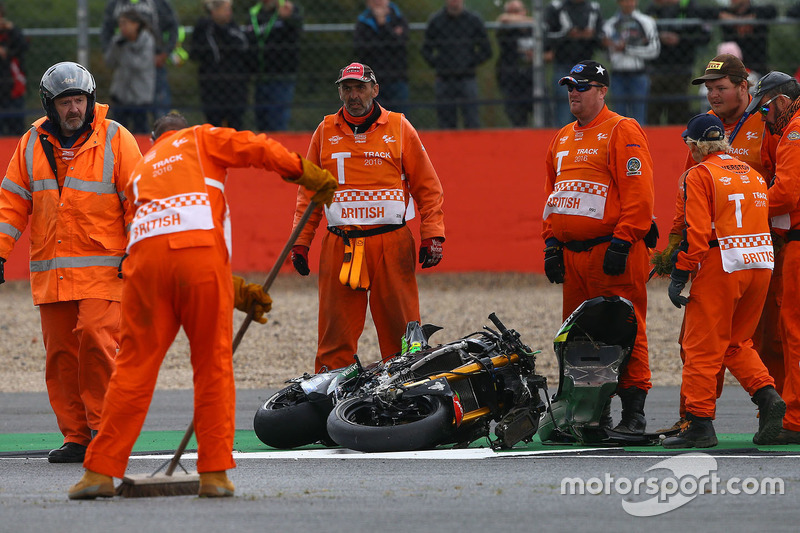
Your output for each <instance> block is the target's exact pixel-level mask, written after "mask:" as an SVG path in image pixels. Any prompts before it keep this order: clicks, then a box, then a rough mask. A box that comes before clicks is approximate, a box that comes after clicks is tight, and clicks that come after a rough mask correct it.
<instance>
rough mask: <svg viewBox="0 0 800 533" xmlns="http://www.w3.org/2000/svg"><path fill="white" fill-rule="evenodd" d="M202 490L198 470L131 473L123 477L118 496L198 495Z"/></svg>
mask: <svg viewBox="0 0 800 533" xmlns="http://www.w3.org/2000/svg"><path fill="white" fill-rule="evenodd" d="M199 490H200V475H199V474H198V473H197V472H176V473H174V474H172V475H171V476H168V475H166V474H131V475H127V476H125V477H123V478H122V483H120V485H119V486H118V487H117V496H123V497H125V498H152V497H158V496H188V495H192V494H194V495H196V494H197V493H198V491H199Z"/></svg>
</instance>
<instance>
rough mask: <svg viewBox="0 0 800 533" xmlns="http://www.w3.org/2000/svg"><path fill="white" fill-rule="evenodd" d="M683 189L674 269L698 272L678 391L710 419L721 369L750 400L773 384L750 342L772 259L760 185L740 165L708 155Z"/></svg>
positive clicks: (688, 312) (687, 317) (755, 175)
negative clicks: (682, 231) (681, 244)
mask: <svg viewBox="0 0 800 533" xmlns="http://www.w3.org/2000/svg"><path fill="white" fill-rule="evenodd" d="M684 191H685V193H684V197H685V199H686V202H685V206H686V236H687V237H686V238H687V242H688V251H686V252H684V251H681V252H679V253H678V261H677V263H676V267H677V268H679V269H681V270H685V271H689V272H691V271H694V270H695V269H699V271H698V274H697V275H696V276H695V278H694V280H693V281H692V286H691V291H690V296H689V303H688V304H687V305H686V314H685V318H684V331H683V339H682V348H683V351H684V353H685V354H686V360H685V362H684V365H683V380H682V383H681V393H682V395H683V396H684V397H685V398H686V411H687V412H688V413H691V414H693V415H695V416H698V417H709V418H714V416H715V408H716V399H717V383H718V382H717V376H718V374H719V372H720V369H721V368H722V367H723V365H725V366H727V367H728V368H729V369H730V370H731V373H733V374H734V376H735V377H736V378H737V379H738V380H739V383H741V385H742V386H743V387H744V388H745V390H747V391H748V393H750V395H752V394H753V393H755V392H756V391H757V390H758V389H760V388H762V387H765V386H767V385H774V383H775V382H774V380H773V379H772V377H770V375H769V372H767V368H766V367H765V366H764V363H763V362H762V361H761V359H760V358H759V356H758V353H757V352H756V351H755V350H754V349H753V343H752V340H751V337H752V335H753V331H755V328H756V325H757V324H758V320H759V316H760V314H761V308H762V306H763V303H764V299H765V298H766V295H767V288H768V286H769V279H770V276H771V274H772V266H773V260H774V254H773V250H772V240H771V238H770V234H769V222H768V219H767V185H766V181H765V180H764V179H763V178H762V177H761V176H760V175H759V174H758V173H757V172H756V171H755V170H753V169H752V168H751V167H750V166H749V165H748V164H746V163H744V162H742V161H739V160H738V159H736V158H734V157H732V156H730V155H727V154H721V153H716V154H710V155H708V156H706V157H705V158H704V159H703V162H702V163H700V164H698V165H696V166H695V167H693V168H691V169H690V170H688V171H687V172H686V175H685V180H684ZM712 228H713V229H712Z"/></svg>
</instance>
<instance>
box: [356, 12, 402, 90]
mask: <svg viewBox="0 0 800 533" xmlns="http://www.w3.org/2000/svg"><path fill="white" fill-rule="evenodd" d="M389 9H390V12H389V15H388V16H387V17H386V22H385V23H384V24H383V25H382V26H379V25H378V22H377V21H376V20H375V17H374V16H373V14H372V11H370V10H369V9H365V10H364V11H363V12H362V13H361V14H360V15H359V16H358V21H357V22H356V29H355V34H354V35H353V44H354V45H355V56H356V59H357V60H358V61H359V62H361V63H364V64H365V65H369V66H370V67H371V68H372V70H373V71H374V72H375V77H376V78H377V79H378V83H379V84H380V83H390V82H395V81H406V80H407V79H408V57H407V56H408V53H407V51H406V48H407V45H408V21H407V20H406V18H405V17H404V16H403V14H402V13H401V12H400V8H398V7H397V5H395V3H394V2H390V3H389Z"/></svg>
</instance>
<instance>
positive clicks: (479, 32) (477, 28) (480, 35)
mask: <svg viewBox="0 0 800 533" xmlns="http://www.w3.org/2000/svg"><path fill="white" fill-rule="evenodd" d="M422 57H423V58H425V61H427V63H428V64H429V65H430V66H431V67H433V68H434V70H436V74H437V76H439V77H441V78H468V77H474V76H475V68H476V67H477V66H478V65H480V64H481V63H483V62H485V61H487V60H489V59H490V58H491V57H492V45H491V44H490V43H489V36H488V34H487V33H486V28H485V26H484V24H483V20H482V19H481V18H480V17H479V16H478V15H477V14H475V13H473V12H472V11H469V10H466V9H465V10H464V11H462V12H461V13H460V14H459V15H458V16H456V17H452V16H450V15H449V14H448V13H447V10H446V9H445V8H442V9H440V10H439V11H437V12H436V13H434V14H433V15H432V16H431V18H430V19H428V26H427V27H426V28H425V40H424V42H423V44H422Z"/></svg>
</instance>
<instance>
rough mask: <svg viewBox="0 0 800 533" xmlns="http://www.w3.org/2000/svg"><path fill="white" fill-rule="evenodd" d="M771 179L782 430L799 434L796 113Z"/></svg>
mask: <svg viewBox="0 0 800 533" xmlns="http://www.w3.org/2000/svg"><path fill="white" fill-rule="evenodd" d="M776 161H777V167H776V169H775V180H774V182H773V184H772V187H770V189H769V193H768V194H769V215H770V217H772V218H771V221H772V227H773V229H774V231H775V232H776V233H778V234H779V235H781V236H782V237H784V238H785V239H786V241H787V243H786V245H785V246H784V249H783V252H782V254H781V255H783V258H782V259H783V271H784V272H785V273H786V275H784V276H783V291H782V293H781V295H782V298H783V300H782V302H783V303H784V304H785V305H782V306H781V314H780V316H781V334H782V341H783V355H784V364H785V368H786V377H785V381H784V385H783V393H782V394H781V396H782V397H783V399H784V401H785V402H786V416H785V417H784V419H783V427H784V428H786V429H789V430H791V431H800V306H799V305H797V303H796V302H797V295H798V294H800V276H798V275H797V273H798V272H800V175H798V170H800V112H797V113H795V114H794V116H793V117H792V120H791V122H789V124H788V126H786V128H785V129H784V131H783V135H782V136H781V139H780V141H779V142H778V149H777V152H776Z"/></svg>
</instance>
